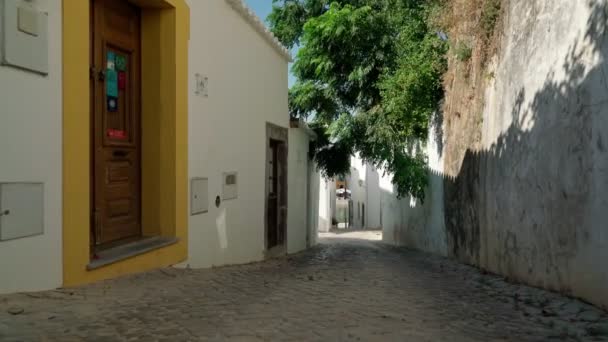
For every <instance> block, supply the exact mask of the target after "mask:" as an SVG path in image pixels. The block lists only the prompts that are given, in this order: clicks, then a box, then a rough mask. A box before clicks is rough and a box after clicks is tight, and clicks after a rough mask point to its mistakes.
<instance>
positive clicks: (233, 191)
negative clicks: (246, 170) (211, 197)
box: [222, 172, 238, 200]
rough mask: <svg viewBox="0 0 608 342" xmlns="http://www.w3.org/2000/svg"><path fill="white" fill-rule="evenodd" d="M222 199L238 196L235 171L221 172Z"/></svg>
mask: <svg viewBox="0 0 608 342" xmlns="http://www.w3.org/2000/svg"><path fill="white" fill-rule="evenodd" d="M222 179H223V183H224V184H223V185H222V199H224V200H230V199H235V198H237V197H238V177H237V173H236V172H225V173H224V174H223V177H222Z"/></svg>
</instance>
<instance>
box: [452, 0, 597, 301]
mask: <svg viewBox="0 0 608 342" xmlns="http://www.w3.org/2000/svg"><path fill="white" fill-rule="evenodd" d="M607 10H608V2H606V1H569V0H534V1H528V2H521V3H518V4H515V3H510V4H509V6H508V8H506V13H507V16H506V19H505V23H506V25H505V27H504V32H505V38H504V41H503V45H502V48H501V53H500V55H499V56H498V59H497V60H498V63H497V67H496V70H495V75H496V77H495V79H494V81H493V82H492V84H491V85H490V87H489V88H488V89H487V93H486V107H485V110H484V117H483V119H484V121H483V129H482V133H483V134H482V144H483V152H482V153H481V154H479V156H478V158H477V159H478V161H475V160H474V159H473V160H470V161H469V160H466V159H465V162H464V163H463V164H464V165H463V168H462V169H461V172H460V175H459V178H461V179H463V180H464V179H474V178H473V177H479V187H478V191H479V193H480V198H479V200H478V202H477V203H478V205H477V211H478V217H479V222H480V223H479V226H480V232H479V237H478V238H479V239H480V241H482V243H481V244H477V245H479V246H480V248H479V249H478V251H479V255H480V258H479V263H480V265H481V266H482V267H485V268H488V269H489V270H491V271H493V272H497V273H500V274H506V275H508V276H509V277H510V278H512V279H516V280H518V281H523V282H526V283H529V284H532V285H537V286H543V287H546V288H550V289H553V290H559V291H562V292H565V293H568V294H571V295H574V296H578V297H582V298H584V299H586V300H588V301H592V302H594V303H596V304H601V305H604V307H608V290H607V289H608V267H606V262H605V260H607V259H608V229H607V222H608V196H607V193H608V149H607V148H606V146H607V145H606V143H607V142H608V105H607V103H608V91H607V88H606V84H607V79H606V64H607V63H608V45H607V44H606V33H607V32H608V27H607V23H606V11H607ZM471 162H472V163H471ZM477 163H478V164H477ZM470 165H478V170H479V171H478V172H479V176H476V175H475V174H471V175H467V174H466V172H464V171H463V170H466V169H467V167H468V166H470ZM467 183H472V182H470V181H466V182H465V183H464V184H467ZM467 233H468V234H469V235H470V236H475V232H467ZM454 235H455V237H456V234H454ZM468 247H469V246H463V248H462V249H465V248H468Z"/></svg>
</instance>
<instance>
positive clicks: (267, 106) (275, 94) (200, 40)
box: [186, 0, 289, 267]
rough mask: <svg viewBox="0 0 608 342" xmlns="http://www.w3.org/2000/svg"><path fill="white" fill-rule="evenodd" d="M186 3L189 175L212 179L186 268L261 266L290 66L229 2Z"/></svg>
mask: <svg viewBox="0 0 608 342" xmlns="http://www.w3.org/2000/svg"><path fill="white" fill-rule="evenodd" d="M188 3H189V5H190V15H191V20H190V22H191V36H190V48H189V51H190V52H189V53H190V55H189V57H190V58H189V60H190V61H189V63H190V68H189V70H190V80H189V83H190V89H189V91H190V95H189V128H188V129H189V148H188V150H189V152H188V153H189V175H190V177H191V178H192V177H208V178H209V203H210V204H211V205H210V208H209V212H208V213H205V214H202V215H197V216H190V219H189V260H188V262H187V263H186V264H188V265H190V266H191V267H211V266H218V265H225V264H236V263H246V262H251V261H256V260H261V259H263V257H264V248H265V246H264V239H265V223H264V211H265V186H266V183H265V178H266V176H265V167H266V123H267V122H270V123H272V124H275V125H278V126H281V127H285V128H287V127H289V115H288V107H287V90H288V88H287V60H286V59H285V57H284V55H283V54H281V53H279V52H278V51H277V50H276V49H275V48H274V47H273V46H271V45H270V44H269V42H268V41H267V39H265V38H264V37H263V36H262V35H260V34H259V33H258V32H256V30H254V29H253V28H252V27H251V25H250V23H249V22H247V21H246V20H244V18H243V17H242V16H241V14H239V13H238V12H237V11H235V10H234V9H233V8H232V7H231V5H230V4H229V3H228V2H226V1H194V0H191V1H188ZM197 73H198V74H200V75H203V76H206V77H208V97H202V96H197V95H196V94H195V90H196V88H195V85H196V79H195V74H197ZM227 171H229V172H232V171H235V172H238V174H239V177H238V198H236V199H234V200H229V201H223V202H222V203H221V205H220V207H219V208H216V207H215V205H214V203H215V197H216V196H218V195H221V189H222V173H223V172H227ZM218 218H221V219H220V220H218ZM216 221H217V222H216Z"/></svg>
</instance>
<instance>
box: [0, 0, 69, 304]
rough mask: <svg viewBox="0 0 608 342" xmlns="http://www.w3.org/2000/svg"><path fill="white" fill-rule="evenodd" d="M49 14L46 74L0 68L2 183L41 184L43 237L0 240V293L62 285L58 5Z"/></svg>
mask: <svg viewBox="0 0 608 342" xmlns="http://www.w3.org/2000/svg"><path fill="white" fill-rule="evenodd" d="M32 4H33V5H34V6H35V7H38V8H40V9H42V10H44V11H46V12H48V33H49V34H48V37H49V51H48V55H49V67H50V70H49V75H48V76H46V77H45V76H40V75H37V74H33V73H30V72H26V71H22V70H18V69H14V68H11V67H5V66H0V117H1V118H2V123H1V124H0V182H43V183H44V191H45V193H44V234H43V235H39V236H34V237H28V238H23V239H18V240H13V241H4V242H0V292H2V293H7V292H15V291H36V290H44V289H50V288H55V287H59V286H61V284H62V278H63V275H62V234H61V227H62V225H61V217H62V216H61V201H62V196H61V191H62V190H61V187H62V177H61V172H62V169H61V167H62V166H61V164H62V138H61V137H62V126H61V125H62V102H61V96H62V93H61V88H62V86H61V75H62V63H61V1H59V0H37V1H34V2H32Z"/></svg>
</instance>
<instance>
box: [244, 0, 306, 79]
mask: <svg viewBox="0 0 608 342" xmlns="http://www.w3.org/2000/svg"><path fill="white" fill-rule="evenodd" d="M245 2H246V3H247V5H248V6H249V7H250V8H251V9H252V10H253V11H254V12H255V13H256V14H257V15H258V17H260V19H262V21H263V22H264V24H266V25H268V24H267V23H266V17H267V16H268V15H269V14H270V12H272V0H245ZM291 55H292V56H294V57H295V55H296V51H292V52H291ZM289 69H290V70H291V64H290V65H289ZM294 83H295V77H294V76H293V75H292V73H291V71H290V72H289V87H290V88H291V86H292V85H293V84H294Z"/></svg>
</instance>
